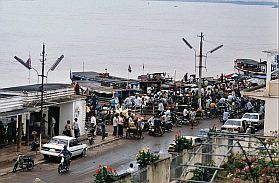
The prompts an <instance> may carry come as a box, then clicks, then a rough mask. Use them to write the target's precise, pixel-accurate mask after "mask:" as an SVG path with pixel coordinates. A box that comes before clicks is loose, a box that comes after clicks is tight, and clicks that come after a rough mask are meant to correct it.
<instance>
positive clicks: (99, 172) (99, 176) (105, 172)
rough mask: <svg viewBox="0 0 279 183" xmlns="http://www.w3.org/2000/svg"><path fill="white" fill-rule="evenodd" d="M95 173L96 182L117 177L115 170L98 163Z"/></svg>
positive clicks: (111, 180) (108, 180) (105, 181)
mask: <svg viewBox="0 0 279 183" xmlns="http://www.w3.org/2000/svg"><path fill="white" fill-rule="evenodd" d="M95 173H96V174H95V177H96V183H108V182H113V181H115V180H117V178H118V176H117V174H116V171H115V170H113V169H112V168H111V167H107V166H102V165H101V164H99V168H97V169H96V171H95Z"/></svg>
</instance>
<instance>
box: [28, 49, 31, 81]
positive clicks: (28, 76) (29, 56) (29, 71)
mask: <svg viewBox="0 0 279 183" xmlns="http://www.w3.org/2000/svg"><path fill="white" fill-rule="evenodd" d="M29 59H30V61H29V62H30V63H29V65H30V66H31V56H30V51H29V58H28V60H29ZM28 81H29V84H30V69H29V75H28Z"/></svg>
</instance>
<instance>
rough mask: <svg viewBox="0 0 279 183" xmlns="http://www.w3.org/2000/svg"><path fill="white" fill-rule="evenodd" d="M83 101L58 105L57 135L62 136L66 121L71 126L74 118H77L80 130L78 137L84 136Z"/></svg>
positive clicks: (84, 112)
mask: <svg viewBox="0 0 279 183" xmlns="http://www.w3.org/2000/svg"><path fill="white" fill-rule="evenodd" d="M85 105H86V104H85V100H81V99H80V100H76V101H73V102H69V103H65V104H61V105H59V107H60V119H59V121H60V122H59V134H62V132H63V130H64V127H65V124H66V122H67V120H70V121H71V124H73V121H74V118H78V125H79V129H80V135H84V134H85V130H84V127H85V115H86V111H85Z"/></svg>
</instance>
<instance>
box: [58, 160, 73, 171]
mask: <svg viewBox="0 0 279 183" xmlns="http://www.w3.org/2000/svg"><path fill="white" fill-rule="evenodd" d="M69 167H70V160H68V162H67V161H66V160H65V157H64V156H61V162H60V164H59V166H58V173H59V174H61V173H62V172H63V171H64V172H67V171H69Z"/></svg>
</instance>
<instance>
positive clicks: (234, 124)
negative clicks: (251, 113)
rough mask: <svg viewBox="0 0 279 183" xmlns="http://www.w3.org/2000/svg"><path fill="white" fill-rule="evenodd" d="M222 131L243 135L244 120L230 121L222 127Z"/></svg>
mask: <svg viewBox="0 0 279 183" xmlns="http://www.w3.org/2000/svg"><path fill="white" fill-rule="evenodd" d="M221 131H222V132H224V131H225V132H226V131H227V132H237V133H243V132H245V130H244V122H243V120H242V119H228V120H227V121H226V122H225V124H224V125H222V126H221Z"/></svg>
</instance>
